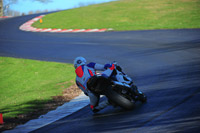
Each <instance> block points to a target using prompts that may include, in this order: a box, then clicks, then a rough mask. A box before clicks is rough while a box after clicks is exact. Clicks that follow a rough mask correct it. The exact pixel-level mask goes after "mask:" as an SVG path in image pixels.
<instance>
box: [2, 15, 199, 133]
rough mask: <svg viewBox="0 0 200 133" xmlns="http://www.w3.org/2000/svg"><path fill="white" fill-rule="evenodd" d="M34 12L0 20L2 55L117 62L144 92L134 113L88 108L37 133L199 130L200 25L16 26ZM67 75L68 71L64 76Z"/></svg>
mask: <svg viewBox="0 0 200 133" xmlns="http://www.w3.org/2000/svg"><path fill="white" fill-rule="evenodd" d="M33 17H36V16H35V15H31V16H24V17H16V18H8V19H2V20H0V56H9V57H17V58H29V59H37V60H47V61H57V62H67V63H72V62H73V59H74V58H75V57H76V56H80V55H81V56H84V57H86V59H87V60H88V61H95V62H98V63H108V62H111V61H113V60H116V61H118V63H119V64H120V65H121V66H122V68H123V69H124V71H125V72H126V73H127V74H128V75H130V76H131V77H132V78H133V79H134V81H135V83H136V85H138V87H139V88H140V90H142V91H143V92H144V93H145V94H146V95H147V96H148V102H147V103H146V104H139V103H138V104H137V106H136V108H135V109H134V110H132V111H123V110H121V109H120V108H113V107H108V108H106V109H104V110H102V111H100V112H99V113H98V114H97V115H93V113H92V112H91V111H90V109H89V106H86V107H84V108H83V109H81V110H79V111H78V112H75V113H73V114H72V115H70V116H68V117H66V118H63V119H61V120H59V121H57V122H55V123H52V124H50V125H47V126H45V127H43V128H41V129H38V130H36V131H35V132H141V133H143V132H153V133H154V132H198V131H200V127H199V125H200V102H199V101H200V29H188V30H151V31H124V32H105V33H34V32H24V31H20V30H19V26H20V25H21V24H23V23H24V22H26V21H28V20H30V19H32V18H33ZM66 76H67V75H66Z"/></svg>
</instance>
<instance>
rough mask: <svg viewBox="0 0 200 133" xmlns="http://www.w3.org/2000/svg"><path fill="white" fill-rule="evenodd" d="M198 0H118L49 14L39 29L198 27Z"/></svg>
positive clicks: (199, 24)
mask: <svg viewBox="0 0 200 133" xmlns="http://www.w3.org/2000/svg"><path fill="white" fill-rule="evenodd" d="M199 14H200V1H199V0H173V1H172V0H120V1H115V2H109V3H104V4H97V5H91V6H87V7H81V8H76V9H71V10H65V11H61V12H57V13H52V14H48V15H46V16H45V17H44V18H43V23H42V24H40V23H39V22H36V23H34V24H33V26H34V27H38V28H61V29H94V28H99V29H100V28H113V29H114V30H117V31H121V30H145V29H185V28H200V15H199Z"/></svg>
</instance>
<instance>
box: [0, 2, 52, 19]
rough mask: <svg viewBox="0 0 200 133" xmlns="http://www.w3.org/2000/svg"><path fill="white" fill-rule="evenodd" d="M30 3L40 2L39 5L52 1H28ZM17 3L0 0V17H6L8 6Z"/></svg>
mask: <svg viewBox="0 0 200 133" xmlns="http://www.w3.org/2000/svg"><path fill="white" fill-rule="evenodd" d="M24 1H26V0H24ZM30 1H38V2H41V3H49V2H52V0H30ZM3 2H4V3H3ZM17 2H18V0H4V1H3V0H0V16H2V15H3V14H4V15H7V14H8V11H9V6H10V5H11V4H15V3H17Z"/></svg>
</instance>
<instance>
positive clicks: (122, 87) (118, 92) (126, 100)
mask: <svg viewBox="0 0 200 133" xmlns="http://www.w3.org/2000/svg"><path fill="white" fill-rule="evenodd" d="M114 65H115V69H114V70H113V74H112V75H111V76H110V77H105V76H103V75H95V76H93V77H91V78H90V79H89V81H88V83H87V86H88V88H89V89H90V90H91V91H92V92H94V93H96V94H99V95H105V96H106V97H107V98H108V101H109V103H110V104H112V105H113V106H120V107H121V108H123V109H126V110H130V109H133V108H134V106H135V103H136V102H137V101H141V102H142V103H144V102H146V101H147V97H146V96H145V95H144V93H142V92H141V91H139V90H138V89H137V86H135V85H134V83H133V81H132V79H131V78H130V77H128V76H127V75H126V74H125V73H124V72H122V70H121V67H120V66H118V65H117V63H114Z"/></svg>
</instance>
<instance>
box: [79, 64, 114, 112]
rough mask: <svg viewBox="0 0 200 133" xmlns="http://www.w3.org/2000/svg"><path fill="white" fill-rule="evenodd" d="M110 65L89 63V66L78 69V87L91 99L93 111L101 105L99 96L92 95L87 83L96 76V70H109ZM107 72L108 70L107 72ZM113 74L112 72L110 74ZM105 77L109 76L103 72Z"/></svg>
mask: <svg viewBox="0 0 200 133" xmlns="http://www.w3.org/2000/svg"><path fill="white" fill-rule="evenodd" d="M108 67H109V65H108V64H107V65H101V64H97V63H93V62H91V63H89V64H87V65H80V66H78V67H77V68H76V70H75V72H76V84H77V86H78V87H79V88H80V89H81V90H82V91H83V92H84V93H85V94H86V95H88V96H89V98H90V107H91V108H92V109H93V108H94V107H96V106H98V103H99V96H98V95H96V94H94V93H92V92H91V91H90V90H88V88H87V81H88V79H89V78H91V77H92V76H94V75H95V74H96V72H95V71H96V70H100V71H102V70H105V68H108ZM106 71H107V70H106ZM109 73H110V74H111V72H109ZM109 73H108V74H109ZM103 74H104V75H106V76H110V75H107V74H106V73H105V71H104V72H103Z"/></svg>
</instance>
